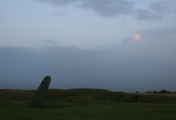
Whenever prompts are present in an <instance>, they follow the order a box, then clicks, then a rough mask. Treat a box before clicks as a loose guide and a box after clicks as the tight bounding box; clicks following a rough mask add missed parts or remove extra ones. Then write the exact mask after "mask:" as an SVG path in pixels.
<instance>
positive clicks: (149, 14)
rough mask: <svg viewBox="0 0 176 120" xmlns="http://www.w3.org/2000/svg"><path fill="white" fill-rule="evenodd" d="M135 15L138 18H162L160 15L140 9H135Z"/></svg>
mask: <svg viewBox="0 0 176 120" xmlns="http://www.w3.org/2000/svg"><path fill="white" fill-rule="evenodd" d="M136 17H137V18H138V19H140V20H157V19H161V18H162V16H161V15H158V14H155V13H153V12H150V11H148V10H141V9H137V10H136Z"/></svg>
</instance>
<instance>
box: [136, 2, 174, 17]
mask: <svg viewBox="0 0 176 120" xmlns="http://www.w3.org/2000/svg"><path fill="white" fill-rule="evenodd" d="M175 12H176V1H175V0H169V1H168V0H158V1H155V2H152V3H150V5H149V6H148V8H147V9H136V11H135V13H136V17H137V18H138V19H141V20H159V19H164V18H166V17H169V18H171V19H174V18H175Z"/></svg>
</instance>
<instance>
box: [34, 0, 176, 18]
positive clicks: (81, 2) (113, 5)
mask: <svg viewBox="0 0 176 120" xmlns="http://www.w3.org/2000/svg"><path fill="white" fill-rule="evenodd" d="M37 1H40V2H42V3H48V4H51V5H53V6H54V7H59V8H61V7H67V6H69V5H71V6H72V7H73V6H74V7H76V8H79V9H83V10H88V11H92V12H93V13H96V14H97V15H100V16H102V17H116V16H119V15H134V17H136V18H137V19H139V20H160V19H163V18H165V17H166V16H167V17H171V18H172V19H175V12H176V1H175V0H169V1H168V0H158V1H151V2H150V3H149V5H148V4H146V5H145V6H147V5H148V6H147V8H139V7H138V6H137V4H138V1H135V0H37ZM140 4H142V3H140ZM140 4H139V5H140ZM140 6H141V5H140Z"/></svg>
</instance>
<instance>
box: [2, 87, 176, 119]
mask: <svg viewBox="0 0 176 120" xmlns="http://www.w3.org/2000/svg"><path fill="white" fill-rule="evenodd" d="M34 93H35V91H34V90H0V120H176V95H175V94H146V93H145V94H142V96H143V102H142V103H133V101H132V100H131V97H130V95H131V94H132V93H124V92H111V91H107V90H99V89H70V90H56V89H55V90H49V91H48V93H47V97H46V100H45V103H46V105H45V108H32V107H31V106H30V101H31V100H32V97H33V95H34ZM107 101H111V102H110V103H109V102H107ZM14 102H23V103H22V104H14Z"/></svg>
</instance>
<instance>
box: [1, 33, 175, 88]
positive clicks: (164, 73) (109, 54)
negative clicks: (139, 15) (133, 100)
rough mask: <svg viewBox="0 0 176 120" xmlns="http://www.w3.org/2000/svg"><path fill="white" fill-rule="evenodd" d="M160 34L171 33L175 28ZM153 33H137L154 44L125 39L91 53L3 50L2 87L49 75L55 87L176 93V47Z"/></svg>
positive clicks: (67, 49) (59, 48) (52, 49)
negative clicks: (119, 43) (168, 91)
mask: <svg viewBox="0 0 176 120" xmlns="http://www.w3.org/2000/svg"><path fill="white" fill-rule="evenodd" d="M167 31H168V30H167ZM157 32H158V34H161V33H165V35H169V33H172V32H174V30H170V32H165V31H164V32H161V31H157ZM153 33H154V31H152V30H143V31H139V32H138V34H140V35H142V36H144V37H142V39H144V42H145V41H146V40H148V39H147V37H146V36H148V38H149V40H150V42H148V43H146V44H137V43H136V42H130V40H126V42H125V43H124V44H121V45H109V46H104V47H102V48H96V49H87V50H83V49H78V48H74V47H64V46H55V47H45V48H38V49H29V48H20V47H0V56H1V62H0V66H1V67H0V71H1V79H0V83H4V84H7V83H11V84H39V83H40V82H41V80H42V79H43V77H44V76H46V75H50V76H51V77H52V81H51V86H55V88H60V89H66V88H78V87H81V88H83V87H88V88H92V87H93V88H104V89H109V90H116V91H147V90H161V89H166V90H170V91H175V90H176V89H175V86H174V85H175V84H176V81H175V79H176V75H175V71H176V56H175V51H176V47H175V45H176V43H173V42H169V41H167V39H166V38H167V37H166V36H165V35H164V34H162V35H163V36H165V38H164V37H163V36H160V37H157V35H155V34H153ZM162 37H163V40H162V39H160V38H162ZM151 38H153V39H151ZM156 39H157V40H156ZM163 41H165V42H163ZM127 43H128V44H127ZM142 43H143V41H142ZM23 88H24V87H23ZM19 89H20V88H19Z"/></svg>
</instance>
